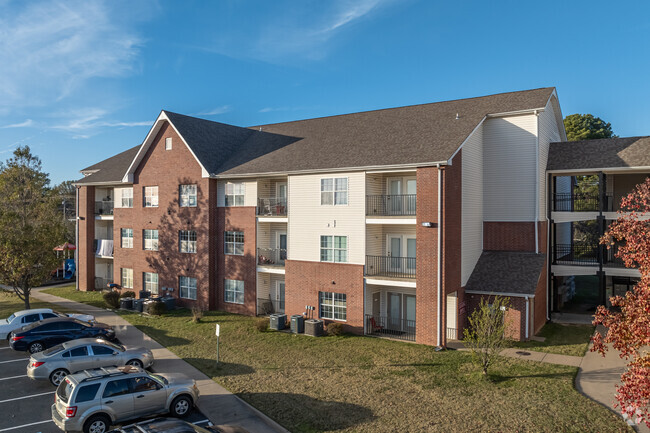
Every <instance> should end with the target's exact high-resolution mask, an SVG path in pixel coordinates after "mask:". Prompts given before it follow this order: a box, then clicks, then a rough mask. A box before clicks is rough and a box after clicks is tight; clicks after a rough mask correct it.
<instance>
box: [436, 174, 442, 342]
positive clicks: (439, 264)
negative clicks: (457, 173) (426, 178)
mask: <svg viewBox="0 0 650 433" xmlns="http://www.w3.org/2000/svg"><path fill="white" fill-rule="evenodd" d="M436 167H437V168H438V239H437V241H438V245H437V249H438V252H437V255H436V268H437V269H436V271H437V272H436V273H437V275H436V280H437V284H438V335H437V338H436V346H437V347H440V344H441V342H442V269H441V268H442V257H441V252H442V170H440V164H437V165H436Z"/></svg>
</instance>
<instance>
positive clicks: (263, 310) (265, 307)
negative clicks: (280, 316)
mask: <svg viewBox="0 0 650 433" xmlns="http://www.w3.org/2000/svg"><path fill="white" fill-rule="evenodd" d="M273 313H284V300H278V299H269V298H257V314H263V315H268V314H273Z"/></svg>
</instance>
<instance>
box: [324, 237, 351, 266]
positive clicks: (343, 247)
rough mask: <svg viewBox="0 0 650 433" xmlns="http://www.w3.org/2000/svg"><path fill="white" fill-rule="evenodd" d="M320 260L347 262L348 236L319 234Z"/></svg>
mask: <svg viewBox="0 0 650 433" xmlns="http://www.w3.org/2000/svg"><path fill="white" fill-rule="evenodd" d="M320 261H321V262H334V263H347V262H348V237H347V236H321V237H320Z"/></svg>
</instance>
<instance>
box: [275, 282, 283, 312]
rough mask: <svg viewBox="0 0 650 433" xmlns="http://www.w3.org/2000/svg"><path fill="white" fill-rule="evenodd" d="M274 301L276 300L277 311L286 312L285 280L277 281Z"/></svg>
mask: <svg viewBox="0 0 650 433" xmlns="http://www.w3.org/2000/svg"><path fill="white" fill-rule="evenodd" d="M274 301H275V305H274V307H275V308H274V310H275V312H276V313H284V281H276V283H275V299H274Z"/></svg>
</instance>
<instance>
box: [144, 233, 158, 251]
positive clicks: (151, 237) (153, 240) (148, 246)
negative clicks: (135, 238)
mask: <svg viewBox="0 0 650 433" xmlns="http://www.w3.org/2000/svg"><path fill="white" fill-rule="evenodd" d="M143 238H144V249H145V250H148V251H158V230H147V229H145V230H144V234H143Z"/></svg>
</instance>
